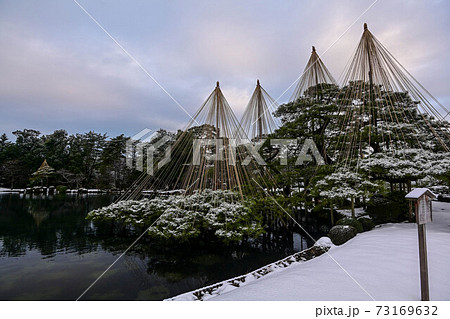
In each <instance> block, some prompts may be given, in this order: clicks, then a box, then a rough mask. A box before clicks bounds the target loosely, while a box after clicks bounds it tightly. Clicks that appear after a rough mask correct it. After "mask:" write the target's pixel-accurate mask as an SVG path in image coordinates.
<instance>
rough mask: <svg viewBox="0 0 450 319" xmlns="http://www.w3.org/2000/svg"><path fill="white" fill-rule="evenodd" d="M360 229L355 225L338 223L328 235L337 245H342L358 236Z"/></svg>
mask: <svg viewBox="0 0 450 319" xmlns="http://www.w3.org/2000/svg"><path fill="white" fill-rule="evenodd" d="M357 233H358V231H357V230H356V228H355V227H353V226H349V225H337V226H334V227H333V228H331V230H330V232H329V233H328V236H329V237H330V239H331V241H332V242H333V244H335V245H342V244H343V243H345V242H347V241H348V240H350V239H352V238H353V237H355V236H356V234H357Z"/></svg>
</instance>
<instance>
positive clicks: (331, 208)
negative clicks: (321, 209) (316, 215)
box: [330, 204, 334, 226]
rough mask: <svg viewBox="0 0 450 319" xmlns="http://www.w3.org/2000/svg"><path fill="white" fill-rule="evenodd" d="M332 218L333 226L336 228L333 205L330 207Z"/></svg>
mask: <svg viewBox="0 0 450 319" xmlns="http://www.w3.org/2000/svg"><path fill="white" fill-rule="evenodd" d="M330 217H331V226H334V211H333V204H331V205H330Z"/></svg>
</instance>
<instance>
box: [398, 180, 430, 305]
mask: <svg viewBox="0 0 450 319" xmlns="http://www.w3.org/2000/svg"><path fill="white" fill-rule="evenodd" d="M405 198H406V199H408V200H411V201H413V202H414V207H415V213H416V223H417V229H418V233H419V261H420V287H421V295H422V301H429V300H430V289H429V284H428V261H427V238H426V229H425V224H426V223H429V222H431V221H432V218H433V214H432V206H431V202H432V200H433V198H436V195H435V194H433V192H431V191H430V190H429V189H428V188H415V189H413V190H412V191H411V192H409V193H408V194H406V196H405Z"/></svg>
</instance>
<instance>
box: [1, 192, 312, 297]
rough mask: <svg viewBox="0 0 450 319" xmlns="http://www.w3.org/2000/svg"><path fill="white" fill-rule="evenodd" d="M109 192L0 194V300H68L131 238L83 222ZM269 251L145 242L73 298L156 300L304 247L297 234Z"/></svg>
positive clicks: (106, 201)
mask: <svg viewBox="0 0 450 319" xmlns="http://www.w3.org/2000/svg"><path fill="white" fill-rule="evenodd" d="M113 200H114V198H113V196H111V195H95V196H88V195H83V196H81V195H80V196H78V195H56V196H43V195H21V194H8V193H0V300H76V299H77V298H78V297H79V296H80V295H81V294H82V293H83V291H85V289H86V288H87V287H89V285H91V283H93V281H94V280H95V279H96V278H97V277H98V276H99V275H100V274H101V273H103V272H104V271H105V270H106V269H107V268H108V266H110V265H111V264H112V263H113V262H114V261H115V260H116V259H117V258H118V257H119V256H120V254H122V253H123V252H124V251H125V250H126V249H127V247H128V246H129V245H130V244H131V243H132V242H133V241H134V240H135V239H136V238H137V237H138V235H139V234H118V233H117V231H115V230H113V229H111V228H109V227H106V226H105V225H99V224H94V223H92V222H90V221H87V220H86V219H85V217H86V214H87V213H88V212H89V211H90V210H92V209H96V208H99V207H102V206H105V205H108V204H110V203H111V202H112V201H113ZM291 236H292V237H291V238H289V240H286V241H282V243H281V244H279V243H278V244H277V245H275V246H272V247H271V248H270V249H261V248H257V247H256V246H254V247H247V246H246V247H229V248H224V247H220V248H218V247H208V246H207V245H204V244H199V245H198V247H189V248H187V247H181V246H170V247H161V245H155V244H154V243H152V242H151V241H150V239H149V238H147V237H145V236H144V238H143V239H142V240H141V241H139V242H138V243H137V244H136V245H135V246H134V247H133V248H132V249H130V251H128V252H127V254H125V255H124V256H123V257H122V258H121V259H120V260H119V261H118V262H117V263H116V264H115V265H114V266H113V267H112V268H111V269H110V270H109V271H108V272H107V273H106V274H105V275H104V276H103V277H102V278H101V279H100V280H99V281H98V282H97V283H96V284H95V285H94V286H93V287H92V289H90V290H89V291H88V292H87V293H86V294H85V295H84V296H83V298H82V299H81V300H162V299H164V298H168V297H172V296H175V295H178V294H181V293H184V292H187V291H190V290H193V289H196V288H200V287H203V286H205V285H209V284H213V283H215V282H218V281H222V280H225V279H228V278H231V277H235V276H237V275H241V274H245V273H247V272H250V271H252V270H255V269H257V268H259V267H262V266H264V265H266V264H268V263H271V262H273V261H276V260H278V259H281V258H283V257H285V256H287V255H290V254H292V253H294V252H297V251H300V250H302V249H306V248H307V247H308V246H310V245H311V241H307V240H306V239H305V238H304V237H302V236H300V235H299V234H298V233H294V234H293V235H292V233H291Z"/></svg>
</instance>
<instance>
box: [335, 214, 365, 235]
mask: <svg viewBox="0 0 450 319" xmlns="http://www.w3.org/2000/svg"><path fill="white" fill-rule="evenodd" d="M336 225H349V226H353V227H354V228H355V229H356V230H357V231H358V233H362V232H363V225H362V224H361V222H359V221H358V220H357V219H355V218H350V217H344V218H341V219H339V220H338V221H337V222H336Z"/></svg>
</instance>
